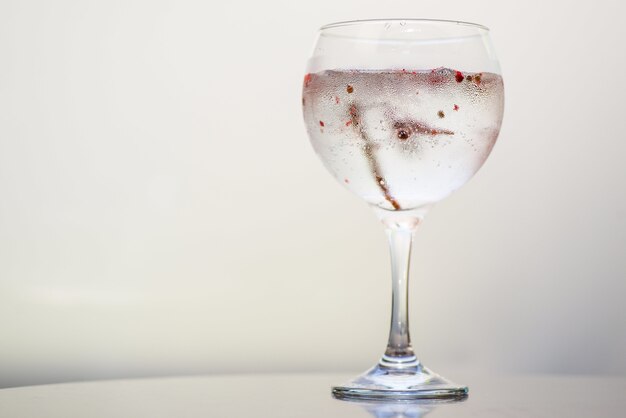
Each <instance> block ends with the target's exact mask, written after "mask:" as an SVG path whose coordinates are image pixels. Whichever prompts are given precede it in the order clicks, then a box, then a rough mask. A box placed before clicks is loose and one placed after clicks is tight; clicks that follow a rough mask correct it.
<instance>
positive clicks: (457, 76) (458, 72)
mask: <svg viewBox="0 0 626 418" xmlns="http://www.w3.org/2000/svg"><path fill="white" fill-rule="evenodd" d="M454 78H455V79H456V82H457V83H460V82H461V81H463V79H464V78H465V77H463V73H462V72H460V71H457V72H456V75H455V76H454Z"/></svg>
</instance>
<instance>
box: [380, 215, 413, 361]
mask: <svg viewBox="0 0 626 418" xmlns="http://www.w3.org/2000/svg"><path fill="white" fill-rule="evenodd" d="M418 223H419V220H418V219H413V222H385V224H386V232H387V236H388V238H389V250H390V252H391V284H392V287H391V288H392V303H391V328H390V330H389V342H388V343H387V349H386V350H385V354H384V356H383V357H382V359H381V360H380V364H381V366H384V367H389V368H404V367H410V366H416V365H417V364H418V361H417V358H416V357H415V353H414V352H413V347H411V336H410V335H409V300H408V296H409V265H410V260H411V242H412V240H413V232H414V231H415V228H416V227H417V225H418Z"/></svg>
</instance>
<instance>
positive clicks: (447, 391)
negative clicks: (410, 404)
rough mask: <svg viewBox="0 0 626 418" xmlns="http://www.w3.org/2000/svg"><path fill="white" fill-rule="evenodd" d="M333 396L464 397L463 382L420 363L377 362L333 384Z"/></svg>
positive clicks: (379, 398) (366, 398) (395, 398)
mask: <svg viewBox="0 0 626 418" xmlns="http://www.w3.org/2000/svg"><path fill="white" fill-rule="evenodd" d="M333 396H334V397H335V398H337V399H347V400H363V401H413V400H419V399H440V400H450V399H464V398H466V397H467V386H462V385H457V384H454V383H452V382H449V381H448V380H446V379H444V378H443V377H441V376H439V375H437V374H435V373H433V372H431V371H430V370H428V369H427V368H426V367H423V366H422V365H421V364H417V365H415V366H410V367H402V368H390V367H386V366H383V365H381V364H377V365H376V366H374V367H372V368H371V369H370V370H368V371H367V372H365V373H364V374H362V375H360V376H358V377H357V378H356V379H354V380H352V381H350V382H348V383H346V384H343V385H340V386H334V387H333Z"/></svg>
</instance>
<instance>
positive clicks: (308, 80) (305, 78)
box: [304, 73, 313, 87]
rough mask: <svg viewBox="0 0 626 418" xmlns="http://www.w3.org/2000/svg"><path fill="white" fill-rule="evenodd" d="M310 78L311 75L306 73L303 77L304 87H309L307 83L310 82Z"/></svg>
mask: <svg viewBox="0 0 626 418" xmlns="http://www.w3.org/2000/svg"><path fill="white" fill-rule="evenodd" d="M312 78H313V76H312V75H311V73H306V74H305V75H304V87H309V83H310V82H311V79H312Z"/></svg>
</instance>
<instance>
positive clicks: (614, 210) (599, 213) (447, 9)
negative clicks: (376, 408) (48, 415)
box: [0, 0, 626, 386]
mask: <svg viewBox="0 0 626 418" xmlns="http://www.w3.org/2000/svg"><path fill="white" fill-rule="evenodd" d="M623 16H624V9H623V6H622V5H621V3H620V2H618V1H617V0H616V1H609V0H596V1H593V2H570V1H552V2H550V1H545V0H544V1H524V2H503V1H487V0H472V1H455V0H447V1H440V2H434V1H431V2H423V1H415V0H411V1H388V2H381V1H380V0H378V1H371V0H353V1H338V0H332V1H331V0H318V1H314V2H297V1H286V0H285V1H279V0H267V1H263V2H255V1H247V2H246V1H231V2H219V3H217V2H210V1H204V0H203V1H180V0H177V1H174V0H169V1H148V0H143V1H142V0H130V1H128V0H124V1H69V0H58V1H44V0H30V1H29V0H20V1H11V0H2V1H1V2H0V386H11V385H18V384H30V383H38V382H53V381H65V380H78V379H96V378H109V377H127V376H148V375H165V374H192V373H193V374H201V373H218V372H247V371H251V372H267V371H358V370H363V369H366V368H368V367H369V366H370V365H372V364H373V363H374V362H375V361H376V360H377V358H378V356H379V355H380V354H381V353H382V350H383V349H384V346H385V342H386V337H387V326H388V320H389V316H388V315H389V312H388V311H389V305H390V289H389V278H388V277H389V267H388V255H387V248H386V242H385V236H384V233H383V231H382V228H381V226H380V225H379V224H378V221H377V220H376V219H375V217H374V216H373V214H372V213H371V212H370V210H369V209H368V208H367V207H366V205H365V204H364V203H362V202H361V201H360V200H359V199H357V198H356V197H354V196H352V195H350V194H349V193H347V192H346V191H345V190H344V189H343V188H342V187H340V186H339V185H338V184H335V182H334V180H333V179H332V178H331V176H330V175H329V174H328V173H326V171H325V169H324V168H323V167H322V164H321V163H320V162H319V161H317V158H316V156H315V155H314V153H313V151H312V149H311V147H310V145H309V143H308V139H307V137H306V134H305V130H304V127H303V123H302V121H301V114H300V89H301V82H302V77H303V70H304V65H305V61H306V59H307V56H308V54H309V53H310V51H311V49H312V44H313V41H314V39H315V31H316V29H317V28H318V27H319V26H320V25H322V24H324V23H328V22H332V21H338V20H346V19H356V18H374V17H429V18H447V19H458V20H468V21H476V22H479V23H483V24H485V25H487V26H489V27H490V28H491V29H492V31H491V35H492V39H493V41H494V43H495V46H496V48H497V50H498V53H499V56H500V61H501V66H502V69H503V73H504V79H505V86H506V113H505V120H504V125H503V128H502V131H501V135H500V139H499V142H498V144H497V145H496V147H495V149H494V151H493V153H492V155H491V157H490V159H489V160H488V161H487V163H486V165H485V166H484V167H483V169H482V170H481V171H480V172H479V173H478V174H477V175H476V177H475V178H474V179H473V180H472V181H471V182H470V183H469V184H468V185H466V186H465V187H464V188H462V189H461V190H460V191H458V192H457V193H456V194H454V195H453V196H452V197H450V198H448V199H447V200H445V201H444V202H442V203H440V204H439V205H438V206H437V207H435V209H434V210H433V211H432V212H431V214H430V215H429V216H428V218H427V220H426V222H425V223H424V224H423V227H421V229H420V231H418V235H417V238H416V243H415V247H414V248H415V251H414V259H413V271H412V285H411V325H412V330H413V340H414V345H415V346H416V349H417V352H418V355H419V356H420V357H421V358H422V359H423V360H424V362H425V363H426V364H427V365H428V366H430V367H431V368H433V369H434V370H436V371H438V372H440V373H442V374H444V375H447V376H449V377H451V378H452V379H454V373H455V370H460V369H466V370H472V371H476V372H477V373H479V372H481V373H484V372H502V373H511V372H516V373H517V372H520V373H534V372H547V373H576V374H578V373H600V374H622V375H623V374H626V355H625V354H624V353H626V325H625V324H626V313H625V312H626V310H625V308H624V297H625V296H626V280H625V279H626V221H625V218H626V192H625V186H624V181H625V180H626V166H625V164H624V158H625V156H626V138H625V137H624V132H625V128H626V122H625V121H626V113H625V111H626V94H625V93H626V87H625V86H626V53H625V51H626V46H625V45H624V42H625V39H626V26H625V25H624V22H623Z"/></svg>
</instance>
